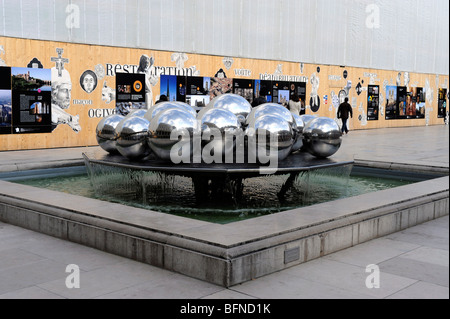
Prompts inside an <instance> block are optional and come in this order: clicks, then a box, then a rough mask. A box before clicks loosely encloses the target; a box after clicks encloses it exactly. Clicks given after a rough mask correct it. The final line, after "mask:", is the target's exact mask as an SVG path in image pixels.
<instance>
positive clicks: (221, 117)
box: [201, 108, 241, 155]
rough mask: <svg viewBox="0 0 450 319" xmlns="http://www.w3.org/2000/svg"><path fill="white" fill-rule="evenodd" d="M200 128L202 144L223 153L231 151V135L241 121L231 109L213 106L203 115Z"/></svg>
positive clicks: (236, 131)
mask: <svg viewBox="0 0 450 319" xmlns="http://www.w3.org/2000/svg"><path fill="white" fill-rule="evenodd" d="M201 129H202V145H203V146H205V145H208V148H209V149H214V150H219V151H220V152H221V154H223V155H224V154H225V153H226V152H232V151H233V149H234V145H235V141H234V138H233V135H234V134H237V133H238V131H239V130H241V123H240V122H239V120H238V118H237V116H236V115H234V114H233V113H232V112H231V111H229V110H225V109H215V108H213V109H210V110H208V111H207V112H206V113H205V114H204V115H203V117H202V119H201ZM227 133H229V134H227ZM226 139H229V140H226Z"/></svg>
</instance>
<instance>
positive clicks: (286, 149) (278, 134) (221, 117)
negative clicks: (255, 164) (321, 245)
mask: <svg viewBox="0 0 450 319" xmlns="http://www.w3.org/2000/svg"><path fill="white" fill-rule="evenodd" d="M211 130H215V131H216V132H217V131H218V132H220V134H221V136H222V138H223V137H224V136H225V135H226V134H227V133H229V132H232V133H236V132H237V133H241V134H243V136H244V137H246V138H247V139H248V137H249V134H256V135H258V134H264V135H266V136H271V137H275V139H277V140H278V142H277V143H276V148H277V149H276V152H277V155H278V160H283V159H285V158H287V157H288V156H289V155H290V154H292V153H294V152H308V153H310V154H312V155H313V156H315V157H319V158H325V157H329V156H331V155H333V154H334V153H336V152H337V151H338V149H339V148H340V146H341V142H342V139H341V136H342V134H341V132H340V129H339V126H338V125H337V123H336V122H335V121H334V120H332V119H330V118H327V117H317V116H313V115H300V116H299V115H296V114H293V113H291V112H290V111H289V110H287V109H286V108H285V107H283V106H281V105H279V104H275V103H265V104H262V105H259V106H258V107H255V108H252V106H251V105H250V103H249V102H248V101H247V100H246V99H244V98H243V97H241V96H239V95H236V94H223V95H220V96H218V97H216V98H214V99H213V100H211V102H210V103H209V104H208V105H207V106H206V107H204V108H203V109H202V110H201V111H199V112H198V113H197V112H196V111H195V110H194V109H193V108H192V107H191V106H189V105H188V104H186V103H183V102H162V103H158V104H156V105H154V106H152V107H151V108H150V109H148V110H147V109H140V110H135V111H133V112H130V113H129V114H128V115H127V116H121V115H118V114H113V115H110V116H108V117H105V118H103V119H102V120H101V121H100V122H99V123H98V125H97V129H96V136H97V142H98V144H99V145H100V146H101V148H102V149H104V150H105V151H107V152H109V153H120V154H121V155H122V156H124V157H126V158H128V159H133V160H136V159H143V158H145V157H147V156H149V155H150V154H152V153H153V154H154V155H155V156H156V157H157V158H159V159H163V160H166V161H169V160H170V159H171V156H170V154H171V151H172V152H173V151H174V147H179V148H180V150H175V151H177V152H178V151H181V146H182V144H181V143H180V139H181V138H180V137H187V139H186V140H190V138H192V137H193V135H194V134H195V133H200V135H201V136H203V137H204V135H206V134H209V132H210V131H211ZM171 134H172V136H178V137H179V138H178V139H173V138H172V139H171ZM185 135H189V136H185ZM257 141H260V140H257ZM208 143H211V144H214V143H220V144H219V145H218V147H219V148H222V151H223V152H224V153H225V154H226V153H227V152H229V151H230V149H229V147H234V148H236V145H235V144H232V145H230V144H227V143H225V142H224V140H223V139H217V138H216V139H212V138H206V140H205V139H204V138H203V140H202V147H205V145H206V144H208ZM257 143H259V142H257ZM226 145H228V146H226ZM215 146H217V145H215ZM259 146H260V145H257V147H259ZM209 147H211V145H210V146H209ZM227 147H228V149H227ZM262 147H264V148H267V145H266V144H264V145H263V146H262ZM231 151H232V149H231Z"/></svg>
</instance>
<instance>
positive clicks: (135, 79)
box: [116, 73, 146, 115]
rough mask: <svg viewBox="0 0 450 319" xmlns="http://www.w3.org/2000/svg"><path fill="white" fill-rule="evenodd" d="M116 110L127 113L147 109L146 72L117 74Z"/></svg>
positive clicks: (123, 113)
mask: <svg viewBox="0 0 450 319" xmlns="http://www.w3.org/2000/svg"><path fill="white" fill-rule="evenodd" d="M116 92H117V97H116V111H117V113H118V114H121V115H127V114H128V113H129V112H130V111H132V110H135V109H145V108H146V103H145V94H146V92H145V74H140V73H117V74H116Z"/></svg>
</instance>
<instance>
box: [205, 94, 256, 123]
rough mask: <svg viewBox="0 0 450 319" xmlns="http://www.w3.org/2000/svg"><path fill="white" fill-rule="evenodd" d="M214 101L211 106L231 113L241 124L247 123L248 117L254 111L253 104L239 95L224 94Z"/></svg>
mask: <svg viewBox="0 0 450 319" xmlns="http://www.w3.org/2000/svg"><path fill="white" fill-rule="evenodd" d="M213 101H214V103H211V104H209V106H212V107H213V108H217V109H225V110H228V111H231V112H232V113H233V114H234V115H236V116H237V118H238V119H239V122H240V123H241V124H244V123H245V121H246V120H247V117H248V115H249V114H250V112H251V111H252V106H251V104H250V103H249V102H248V101H247V100H246V99H245V98H243V97H242V96H240V95H237V94H233V93H226V94H222V95H219V96H218V97H217V98H216V99H214V100H213Z"/></svg>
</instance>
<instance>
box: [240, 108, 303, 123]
mask: <svg viewBox="0 0 450 319" xmlns="http://www.w3.org/2000/svg"><path fill="white" fill-rule="evenodd" d="M267 114H269V115H277V116H280V117H281V118H283V119H284V120H285V121H287V122H288V123H289V124H290V125H291V126H292V128H295V121H294V117H293V115H292V113H291V112H290V111H289V110H288V109H287V108H285V107H283V106H282V105H280V104H277V103H264V104H261V105H259V106H257V107H256V108H254V109H252V111H251V112H250V114H249V116H248V117H247V122H246V124H247V125H250V123H251V122H253V121H255V120H256V119H257V118H258V117H260V116H263V115H267Z"/></svg>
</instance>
